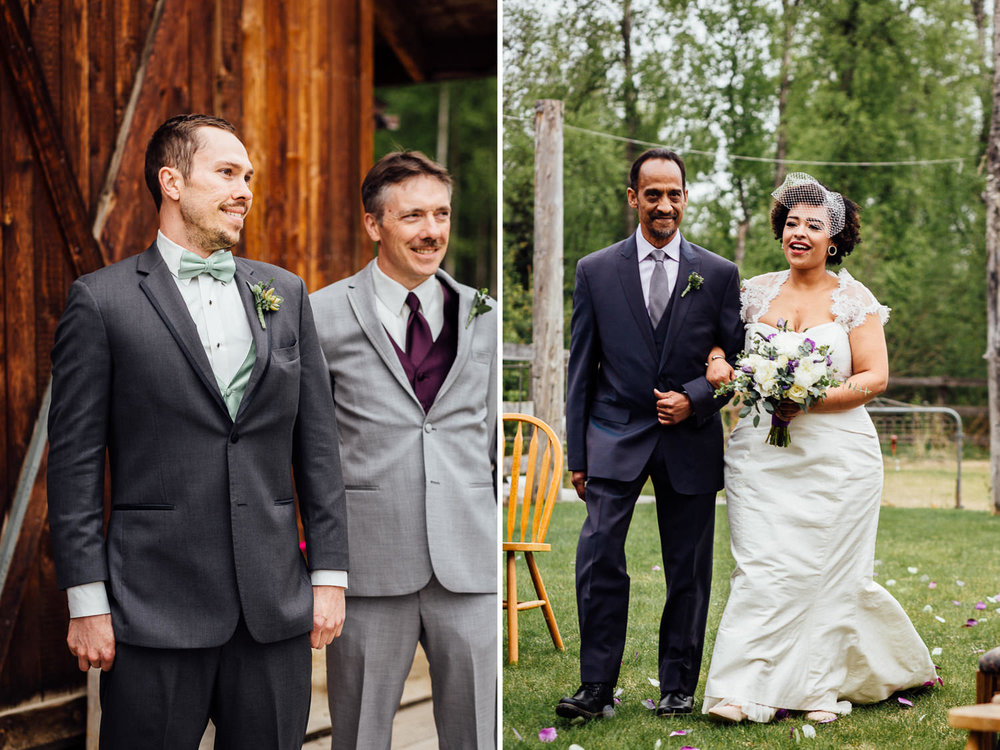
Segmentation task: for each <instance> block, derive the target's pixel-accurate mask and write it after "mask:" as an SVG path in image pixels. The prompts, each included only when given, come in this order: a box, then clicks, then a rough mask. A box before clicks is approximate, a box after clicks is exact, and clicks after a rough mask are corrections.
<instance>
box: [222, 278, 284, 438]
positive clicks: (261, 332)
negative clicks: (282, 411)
mask: <svg viewBox="0 0 1000 750" xmlns="http://www.w3.org/2000/svg"><path fill="white" fill-rule="evenodd" d="M260 281H265V282H266V281H267V279H261V278H259V277H258V276H257V275H256V274H255V273H254V267H253V265H252V264H250V263H248V262H247V261H246V260H244V259H243V258H236V275H235V276H234V277H233V283H234V284H236V288H237V289H238V290H239V293H240V299H241V300H242V301H243V311H244V312H245V313H246V316H247V322H248V323H249V324H250V335H251V336H253V343H254V349H255V351H256V354H255V355H254V362H253V369H252V370H251V371H250V380H248V381H247V389H246V391H245V392H244V393H243V400H242V401H241V402H240V408H239V410H238V411H237V412H236V418H237V419H239V418H240V417H241V416H242V415H243V412H244V411H245V410H246V409H247V407H248V406H249V405H250V402H251V401H252V400H253V395H254V392H255V391H256V390H257V386H259V385H260V382H261V380H262V379H263V378H264V375H265V374H267V368H268V365H269V364H270V363H271V329H270V328H267V329H265V328H263V327H262V326H261V324H260V320H259V319H258V318H257V307H256V303H255V301H254V297H253V292H251V291H250V286H249V285H252V284H256V283H258V282H260ZM277 292H278V294H279V295H281V291H280V290H277ZM281 296H284V295H281Z"/></svg>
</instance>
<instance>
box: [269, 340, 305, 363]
mask: <svg viewBox="0 0 1000 750" xmlns="http://www.w3.org/2000/svg"><path fill="white" fill-rule="evenodd" d="M298 358H299V342H298V341H296V342H295V343H294V344H292V345H291V346H284V347H281V348H280V349H272V350H271V361H272V362H274V363H276V364H281V363H283V362H295V361H296V360H297V359H298Z"/></svg>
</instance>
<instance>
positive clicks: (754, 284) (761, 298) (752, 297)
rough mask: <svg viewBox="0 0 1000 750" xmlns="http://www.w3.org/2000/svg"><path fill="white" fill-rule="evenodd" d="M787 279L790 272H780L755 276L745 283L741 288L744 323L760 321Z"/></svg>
mask: <svg viewBox="0 0 1000 750" xmlns="http://www.w3.org/2000/svg"><path fill="white" fill-rule="evenodd" d="M786 278H788V271H778V272H777V273H765V274H761V275H760V276H754V277H753V278H752V279H747V280H746V281H744V282H743V285H742V287H741V288H740V318H741V319H742V320H743V322H744V323H756V322H757V321H758V320H760V316H761V315H763V314H764V313H766V312H767V309H768V308H769V307H770V306H771V300H773V299H774V298H775V297H776V296H777V294H778V289H780V288H781V285H782V284H783V283H784V282H785V279H786Z"/></svg>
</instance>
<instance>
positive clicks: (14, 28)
mask: <svg viewBox="0 0 1000 750" xmlns="http://www.w3.org/2000/svg"><path fill="white" fill-rule="evenodd" d="M0 49H2V56H3V61H4V63H5V64H6V66H7V70H8V72H9V73H10V77H11V79H12V80H13V81H14V88H15V90H16V94H17V96H16V98H17V100H18V102H19V103H20V105H21V110H22V112H23V114H24V121H25V123H26V124H27V126H28V132H29V133H30V135H31V141H32V143H33V144H34V146H35V152H36V155H37V157H38V163H39V165H40V166H41V168H42V174H43V175H44V176H45V183H46V185H47V186H48V190H49V195H50V196H51V198H52V206H53V209H54V211H55V213H56V217H57V218H58V221H59V228H60V230H61V231H62V234H63V237H64V238H65V240H66V246H67V248H68V250H69V255H70V261H71V262H72V264H73V268H74V269H76V272H77V274H84V273H88V272H90V271H95V270H97V269H98V268H101V267H102V266H104V265H107V261H106V260H105V258H104V255H103V253H102V252H101V248H100V246H99V245H98V244H97V241H96V240H95V239H94V237H93V235H92V234H91V233H90V222H89V221H88V217H87V208H86V206H85V205H84V203H83V198H82V197H81V194H80V188H79V186H78V184H77V182H76V178H75V177H74V175H73V172H72V169H71V167H70V159H69V154H68V152H67V150H66V145H65V144H64V143H63V139H62V135H61V133H60V130H59V123H58V122H57V120H56V116H55V110H54V109H53V107H52V100H51V98H50V97H49V92H48V88H47V87H46V85H45V77H44V75H43V73H42V68H41V65H40V63H39V61H38V57H37V56H36V55H35V50H34V47H33V46H32V43H31V35H30V32H29V31H28V24H27V22H26V21H25V18H24V12H23V11H22V9H21V3H20V2H18V0H0Z"/></svg>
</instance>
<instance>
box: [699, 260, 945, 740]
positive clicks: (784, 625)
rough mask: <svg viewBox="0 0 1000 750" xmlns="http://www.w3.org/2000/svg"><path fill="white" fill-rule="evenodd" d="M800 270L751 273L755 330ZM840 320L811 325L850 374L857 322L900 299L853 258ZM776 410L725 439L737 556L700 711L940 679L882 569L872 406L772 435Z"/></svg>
mask: <svg viewBox="0 0 1000 750" xmlns="http://www.w3.org/2000/svg"><path fill="white" fill-rule="evenodd" d="M787 278H788V271H781V272H778V273H771V274H764V275H762V276H757V277H754V278H753V279H750V280H749V281H747V282H745V286H744V289H743V291H742V292H741V297H742V304H743V310H742V315H743V320H744V322H745V323H746V335H747V341H748V342H749V340H750V337H751V336H752V335H753V334H754V333H755V332H756V331H761V332H763V333H764V334H765V335H766V334H768V333H772V332H773V331H774V330H775V329H774V328H773V327H772V326H769V325H767V324H766V323H760V322H758V321H759V319H760V317H761V316H762V315H763V314H764V313H766V312H767V309H768V307H769V306H770V303H771V300H773V299H774V297H775V296H776V295H777V293H778V290H779V288H780V286H781V285H782V284H783V283H784V282H785V280H786V279H787ZM838 279H839V282H840V283H839V286H838V288H837V289H836V290H835V291H834V292H833V293H832V295H831V308H830V312H831V315H832V317H833V318H834V320H833V321H831V322H829V323H824V324H822V325H819V326H815V327H813V328H810V329H809V330H808V331H807V332H806V335H807V336H808V337H809V338H810V339H812V340H813V341H815V342H816V344H817V345H823V344H829V345H830V348H831V351H830V355H831V357H832V359H833V364H834V366H835V368H836V370H837V378H838V380H843V379H845V378H847V377H848V376H850V375H851V372H852V370H851V346H850V342H849V339H848V332H849V331H850V330H851V328H853V327H854V326H856V325H859V324H860V323H862V322H864V320H865V318H866V317H867V316H868V315H870V314H875V315H878V316H879V317H880V318H881V321H882V324H883V325H884V324H885V322H886V321H887V320H888V317H889V310H888V308H886V307H884V306H882V305H880V304H879V303H878V301H877V300H876V299H875V297H874V296H873V295H872V294H871V292H869V291H868V289H866V288H865V287H864V286H863V285H862V284H860V283H859V282H857V281H855V280H854V279H853V278H852V277H851V275H850V274H849V273H848V272H847V271H846V270H843V271H841V272H840V274H839V276H838ZM770 425H771V419H770V416H769V415H767V414H763V415H762V417H761V420H760V425H759V426H758V427H756V428H755V427H754V426H753V414H751V416H749V417H746V418H744V419H741V420H740V421H739V422H738V423H737V424H736V426H735V428H734V429H733V432H732V435H731V436H730V439H729V445H728V448H727V451H726V504H727V508H728V513H729V525H730V534H731V537H732V550H733V556H734V557H735V558H736V569H735V570H734V571H733V574H732V577H731V580H730V587H731V588H730V594H729V601H728V602H727V604H726V610H725V612H724V614H723V616H722V622H721V624H720V625H719V631H718V635H717V636H716V641H715V649H714V651H713V653H712V662H711V666H710V668H709V673H708V682H707V683H706V686H705V702H704V705H703V708H702V710H703V711H704V712H707V711H708V709H709V708H711V707H712V706H714V705H716V704H718V703H732V704H736V705H739V706H740V707H741V708H742V709H743V711H744V713H746V714H747V717H748V718H749V719H751V720H753V721H770V720H771V718H773V716H774V712H775V709H777V708H786V709H790V710H803V711H816V710H821V711H831V712H834V713H837V714H847V713H849V712H850V710H851V703H872V702H875V701H880V700H884V699H885V698H887V697H889V696H890V695H891V694H892V693H893V692H895V691H897V690H902V689H905V688H909V687H914V686H919V685H923V684H925V683H927V682H930V681H932V680H935V679H936V673H935V670H934V664H933V663H932V662H931V658H930V654H929V653H928V652H927V647H926V646H925V645H924V643H923V641H922V640H921V639H920V636H919V635H917V632H916V630H914V628H913V625H912V624H911V623H910V620H909V618H908V617H907V616H906V613H905V612H904V611H903V609H902V607H900V605H899V603H898V602H897V601H896V600H895V599H894V598H893V597H892V596H891V595H890V594H889V592H888V591H886V590H885V589H884V588H882V587H881V586H880V585H879V584H877V583H875V582H874V581H873V580H872V573H873V570H874V557H875V533H876V528H877V526H878V514H879V503H880V499H881V494H882V455H881V452H880V450H879V442H878V437H877V435H876V434H875V427H874V425H873V424H872V421H871V418H870V417H869V416H868V413H867V412H866V411H865V409H864V407H863V406H861V407H857V408H855V409H851V410H849V411H844V412H833V413H827V414H822V413H811V414H799V415H798V416H797V417H795V418H794V419H793V420H792V421H791V425H790V427H789V433H790V436H791V445H790V446H788V447H786V448H778V447H775V446H772V445H768V444H767V442H766V436H767V431H768V429H769V428H770Z"/></svg>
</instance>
